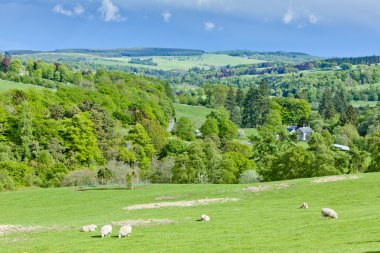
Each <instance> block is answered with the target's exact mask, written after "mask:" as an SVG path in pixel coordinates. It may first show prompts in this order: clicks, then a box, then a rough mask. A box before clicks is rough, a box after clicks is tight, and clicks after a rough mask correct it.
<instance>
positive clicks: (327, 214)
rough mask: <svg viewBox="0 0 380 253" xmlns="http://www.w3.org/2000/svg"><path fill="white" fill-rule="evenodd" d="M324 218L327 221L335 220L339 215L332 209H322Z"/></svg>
mask: <svg viewBox="0 0 380 253" xmlns="http://www.w3.org/2000/svg"><path fill="white" fill-rule="evenodd" d="M321 214H322V218H324V219H326V217H328V218H333V219H338V214H337V212H335V211H334V210H333V209H331V208H322V210H321Z"/></svg>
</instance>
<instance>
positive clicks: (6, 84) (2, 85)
mask: <svg viewBox="0 0 380 253" xmlns="http://www.w3.org/2000/svg"><path fill="white" fill-rule="evenodd" d="M28 88H42V87H39V86H36V85H31V84H25V83H16V82H12V81H6V80H1V79H0V93H2V92H6V91H8V90H11V89H20V90H24V89H28Z"/></svg>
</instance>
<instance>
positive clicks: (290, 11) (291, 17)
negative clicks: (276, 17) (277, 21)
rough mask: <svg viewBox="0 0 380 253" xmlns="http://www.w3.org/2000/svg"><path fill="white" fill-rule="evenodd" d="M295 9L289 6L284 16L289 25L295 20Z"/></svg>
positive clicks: (284, 20)
mask: <svg viewBox="0 0 380 253" xmlns="http://www.w3.org/2000/svg"><path fill="white" fill-rule="evenodd" d="M294 14H295V13H294V10H293V8H291V7H290V8H289V9H288V11H287V12H286V13H285V15H284V16H283V17H282V21H283V22H284V23H285V24H286V25H287V24H289V23H290V22H292V21H293V20H294Z"/></svg>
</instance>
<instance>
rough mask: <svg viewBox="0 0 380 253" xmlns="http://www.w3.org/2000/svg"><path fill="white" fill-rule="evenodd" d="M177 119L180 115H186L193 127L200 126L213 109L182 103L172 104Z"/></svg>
mask: <svg viewBox="0 0 380 253" xmlns="http://www.w3.org/2000/svg"><path fill="white" fill-rule="evenodd" d="M174 108H175V113H176V118H177V120H178V119H179V118H181V117H187V118H189V119H191V120H192V121H193V122H194V124H195V127H196V128H197V129H198V128H200V127H201V126H202V125H203V123H204V122H205V121H206V116H207V115H208V114H210V113H211V112H212V111H213V110H212V109H210V108H207V107H205V106H192V105H184V104H174Z"/></svg>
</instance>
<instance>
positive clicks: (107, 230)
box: [100, 225, 112, 238]
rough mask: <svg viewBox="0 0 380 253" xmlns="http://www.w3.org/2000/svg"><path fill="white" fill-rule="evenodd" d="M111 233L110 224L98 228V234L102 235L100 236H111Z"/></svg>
mask: <svg viewBox="0 0 380 253" xmlns="http://www.w3.org/2000/svg"><path fill="white" fill-rule="evenodd" d="M111 233H112V226H111V225H104V226H103V227H102V228H101V229H100V235H101V236H102V238H103V237H104V236H107V235H108V236H111Z"/></svg>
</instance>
